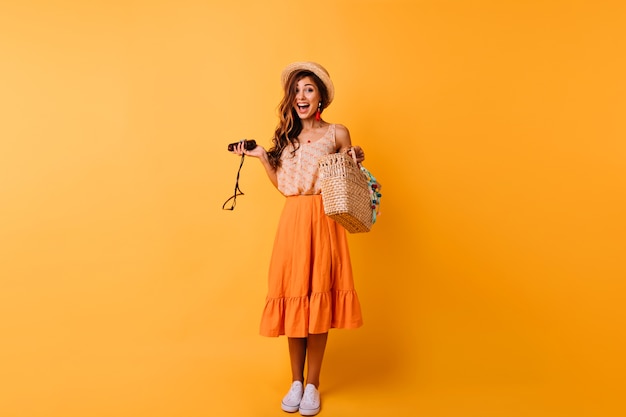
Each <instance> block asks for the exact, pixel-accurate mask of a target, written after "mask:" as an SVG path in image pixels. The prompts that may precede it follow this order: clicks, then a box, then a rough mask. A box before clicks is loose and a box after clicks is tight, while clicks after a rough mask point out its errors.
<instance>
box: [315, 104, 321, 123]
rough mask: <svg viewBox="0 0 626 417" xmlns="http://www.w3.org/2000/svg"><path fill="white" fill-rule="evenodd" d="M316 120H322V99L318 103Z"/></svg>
mask: <svg viewBox="0 0 626 417" xmlns="http://www.w3.org/2000/svg"><path fill="white" fill-rule="evenodd" d="M315 120H317V121H318V122H319V121H320V120H322V102H321V101H320V102H319V104H318V105H317V112H316V113H315Z"/></svg>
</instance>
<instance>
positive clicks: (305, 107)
mask: <svg viewBox="0 0 626 417" xmlns="http://www.w3.org/2000/svg"><path fill="white" fill-rule="evenodd" d="M309 107H311V105H310V104H298V111H299V112H300V113H304V112H306V111H307V110H309Z"/></svg>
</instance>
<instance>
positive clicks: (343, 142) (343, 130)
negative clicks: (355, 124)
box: [335, 125, 365, 162]
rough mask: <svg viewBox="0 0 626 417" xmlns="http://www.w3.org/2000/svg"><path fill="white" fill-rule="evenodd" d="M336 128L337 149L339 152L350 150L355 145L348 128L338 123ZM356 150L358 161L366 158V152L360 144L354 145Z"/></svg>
mask: <svg viewBox="0 0 626 417" xmlns="http://www.w3.org/2000/svg"><path fill="white" fill-rule="evenodd" d="M335 129H336V130H335V145H336V149H335V150H336V151H337V152H348V150H350V148H352V147H353V146H352V140H351V139H350V132H349V131H348V128H347V127H345V126H344V125H336V127H335ZM354 152H355V153H356V160H357V162H363V161H364V160H365V152H363V149H361V147H360V146H354Z"/></svg>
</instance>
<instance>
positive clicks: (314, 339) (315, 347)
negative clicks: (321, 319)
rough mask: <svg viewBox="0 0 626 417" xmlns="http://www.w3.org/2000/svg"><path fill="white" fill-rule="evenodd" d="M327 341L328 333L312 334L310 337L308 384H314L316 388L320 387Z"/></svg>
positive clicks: (308, 344) (308, 345) (308, 346)
mask: <svg viewBox="0 0 626 417" xmlns="http://www.w3.org/2000/svg"><path fill="white" fill-rule="evenodd" d="M327 340H328V333H320V334H310V335H309V337H308V343H307V356H308V370H307V384H313V385H315V388H319V385H320V372H321V370H322V360H323V359H324V351H325V350H326V341H327Z"/></svg>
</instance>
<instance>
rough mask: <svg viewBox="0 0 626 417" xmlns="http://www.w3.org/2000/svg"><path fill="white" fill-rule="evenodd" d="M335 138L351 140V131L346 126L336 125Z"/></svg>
mask: <svg viewBox="0 0 626 417" xmlns="http://www.w3.org/2000/svg"><path fill="white" fill-rule="evenodd" d="M335 137H337V138H339V137H342V138H346V137H347V138H350V131H349V130H348V128H347V127H345V126H344V125H340V124H336V125H335Z"/></svg>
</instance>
